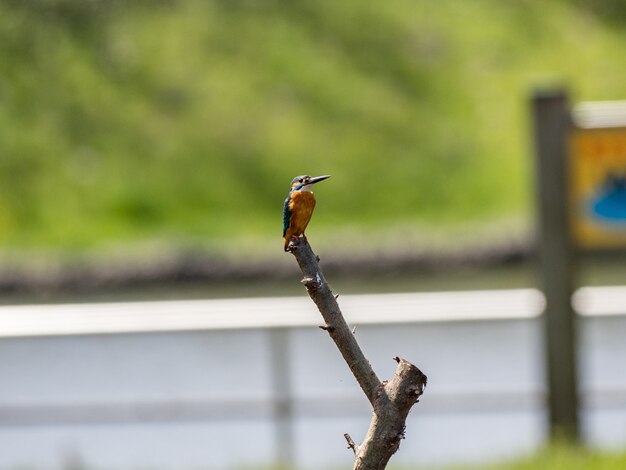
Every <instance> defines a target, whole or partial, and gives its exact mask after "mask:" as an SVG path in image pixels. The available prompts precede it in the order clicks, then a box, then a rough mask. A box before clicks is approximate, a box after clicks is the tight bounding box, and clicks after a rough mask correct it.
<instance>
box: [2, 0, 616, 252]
mask: <svg viewBox="0 0 626 470" xmlns="http://www.w3.org/2000/svg"><path fill="white" fill-rule="evenodd" d="M621 10H623V8H622V7H620V3H619V2H613V1H609V0H604V1H599V2H594V8H593V9H592V8H590V7H587V6H585V5H584V4H583V2H577V1H556V2H547V3H546V2H539V1H531V0H527V1H522V2H497V1H487V0H482V1H475V2H455V1H443V2H437V3H436V4H433V3H432V2H427V1H418V2H415V1H407V0H393V1H390V2H383V3H379V4H364V3H362V2H358V1H356V0H354V1H352V0H350V1H344V2H331V1H328V2H326V1H323V2H308V1H298V2H283V1H278V0H276V1H269V0H268V1H265V2H247V1H228V2H221V1H210V2H201V1H185V0H179V1H174V0H172V1H161V2H125V1H121V0H114V1H111V0H94V1H90V2H76V1H72V0H30V1H26V2H25V1H5V2H2V3H0V62H1V63H2V64H3V73H2V75H1V76H0V127H1V128H2V138H0V155H1V158H0V244H1V246H2V247H4V249H5V250H14V249H23V250H26V252H28V250H32V249H34V248H36V249H41V250H43V251H46V250H61V251H63V250H71V251H74V250H77V249H79V250H87V251H91V250H94V249H96V250H102V249H107V247H111V246H132V247H137V248H138V249H141V247H146V246H147V247H151V246H152V247H154V246H157V247H160V246H183V247H184V246H189V245H192V246H198V247H204V248H208V249H222V248H224V247H226V246H233V245H236V246H238V247H249V246H252V245H253V244H256V245H257V246H258V244H259V240H261V243H262V245H263V246H265V245H266V244H267V246H269V243H270V242H269V240H273V239H274V237H276V238H277V239H278V238H279V237H280V235H279V234H280V225H281V215H280V211H281V206H282V200H283V198H284V196H285V193H286V191H287V188H288V183H289V181H290V180H291V178H292V177H293V176H294V175H296V174H301V173H309V174H326V173H329V174H332V175H333V178H332V179H331V180H329V181H328V182H324V183H322V184H320V187H319V189H318V191H317V194H318V199H319V205H318V209H317V211H318V214H316V217H315V220H314V222H313V225H312V226H311V232H312V233H315V234H316V237H317V239H319V240H322V241H323V242H325V243H329V244H335V243H337V239H340V242H344V241H345V240H350V239H351V238H352V237H353V236H354V234H355V233H356V234H360V235H359V237H360V238H359V240H360V241H362V243H363V245H364V246H367V245H368V244H369V243H372V241H373V240H374V241H375V240H379V243H380V244H384V243H385V240H387V239H388V236H394V234H395V236H403V235H404V234H409V236H410V234H415V233H429V232H432V233H433V236H432V238H433V239H437V238H438V237H439V236H440V233H442V232H447V231H450V232H454V231H455V230H456V229H457V228H458V227H465V226H467V224H469V225H470V226H471V227H478V228H477V229H476V231H475V233H477V234H480V233H481V231H483V229H484V227H500V226H501V225H502V222H503V221H504V222H505V223H506V224H508V225H507V226H509V225H510V226H511V227H513V229H514V230H517V229H518V228H520V227H524V226H525V225H526V224H527V220H528V218H529V212H530V207H531V205H532V197H531V190H532V182H531V178H530V176H531V168H530V161H529V146H528V125H527V124H528V123H527V120H528V116H527V104H526V97H527V95H528V92H529V88H530V87H531V85H532V84H534V83H539V82H545V81H551V80H553V79H558V80H563V81H565V82H566V83H568V84H569V85H570V87H571V89H572V90H573V91H574V92H575V96H576V98H577V99H594V100H597V99H616V98H624V97H626V82H625V81H624V80H623V76H624V73H625V72H626V65H625V64H624V62H623V61H620V60H617V59H616V58H619V57H621V55H622V52H623V50H624V47H625V46H626V33H624V30H623V29H622V28H620V21H621V19H622V18H623V17H624V16H623V15H621ZM313 227H314V228H313ZM398 234H399V235H398ZM277 243H278V245H280V241H278V242H277ZM451 243H454V239H452V240H451ZM345 244H346V246H348V247H350V246H351V245H352V243H351V242H345ZM273 248H274V247H273V245H272V249H273ZM149 249H151V248H148V250H149ZM156 250H157V251H158V250H160V248H156Z"/></svg>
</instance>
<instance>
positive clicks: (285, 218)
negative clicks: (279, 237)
mask: <svg viewBox="0 0 626 470" xmlns="http://www.w3.org/2000/svg"><path fill="white" fill-rule="evenodd" d="M290 219H291V210H290V209H289V196H287V199H285V205H284V206H283V238H284V237H285V234H286V233H287V229H288V228H289V221H290Z"/></svg>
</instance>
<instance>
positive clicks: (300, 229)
mask: <svg viewBox="0 0 626 470" xmlns="http://www.w3.org/2000/svg"><path fill="white" fill-rule="evenodd" d="M313 209H315V197H314V196H313V193H311V192H309V191H296V192H294V193H292V195H291V200H290V201H289V210H290V211H291V219H290V222H289V229H290V232H291V234H293V235H296V236H298V235H301V234H303V233H304V231H305V230H306V226H307V225H309V221H310V220H311V216H312V215H313Z"/></svg>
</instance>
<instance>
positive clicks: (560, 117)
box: [532, 90, 579, 441]
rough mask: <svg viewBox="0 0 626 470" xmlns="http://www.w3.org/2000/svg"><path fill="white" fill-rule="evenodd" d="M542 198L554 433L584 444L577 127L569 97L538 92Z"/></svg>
mask: <svg viewBox="0 0 626 470" xmlns="http://www.w3.org/2000/svg"><path fill="white" fill-rule="evenodd" d="M532 106H533V116H534V135H535V154H536V159H537V161H536V168H537V185H538V186H537V193H538V201H537V204H538V210H537V213H538V220H537V222H538V227H537V229H538V233H537V237H538V238H537V254H538V256H539V262H540V267H541V287H542V289H543V292H544V295H545V298H546V311H545V313H544V321H545V324H544V328H545V335H544V336H545V348H546V372H547V382H548V395H549V397H548V402H549V416H550V418H549V419H550V432H551V436H552V437H553V438H561V439H562V438H565V439H568V440H572V441H576V440H578V439H579V422H578V391H577V370H576V369H577V365H576V319H575V316H574V311H573V308H572V303H571V298H572V291H573V272H574V259H573V258H574V256H573V244H572V240H571V230H570V221H569V212H568V184H567V182H568V167H567V151H568V149H567V146H568V144H567V140H568V135H569V133H570V130H571V128H572V123H571V118H570V114H569V109H568V99H567V94H566V93H565V92H564V91H562V90H552V91H540V92H536V93H535V94H534V96H533V100H532Z"/></svg>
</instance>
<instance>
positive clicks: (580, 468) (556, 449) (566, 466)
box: [481, 445, 626, 470]
mask: <svg viewBox="0 0 626 470" xmlns="http://www.w3.org/2000/svg"><path fill="white" fill-rule="evenodd" d="M625 465H626V454H608V453H599V452H593V451H589V450H584V449H577V448H573V447H568V446H565V445H557V446H553V447H550V448H547V449H545V450H544V451H542V452H539V453H538V454H536V455H534V456H532V457H529V458H526V459H521V460H518V461H515V462H511V463H506V464H501V465H494V466H488V467H486V470H535V469H538V468H549V469H550V470H619V469H622V468H625ZM481 468H483V469H485V467H481Z"/></svg>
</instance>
